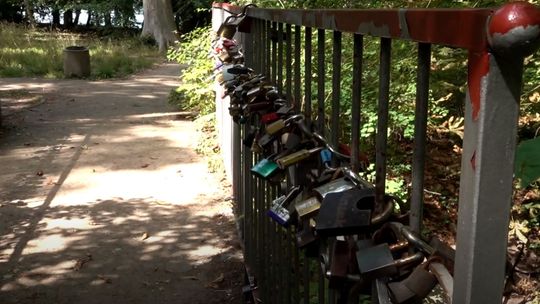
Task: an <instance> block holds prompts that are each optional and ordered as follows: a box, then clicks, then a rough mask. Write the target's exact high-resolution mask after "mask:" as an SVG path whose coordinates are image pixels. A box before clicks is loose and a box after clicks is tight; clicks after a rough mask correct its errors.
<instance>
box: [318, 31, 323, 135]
mask: <svg viewBox="0 0 540 304" xmlns="http://www.w3.org/2000/svg"><path fill="white" fill-rule="evenodd" d="M324 34H325V32H324V30H323V29H318V30H317V129H318V130H319V132H321V135H324V99H325V96H324V94H325V92H324V91H325V90H324V86H325V74H324V73H325V66H324V65H325V58H324V55H325V41H324V39H325V38H324Z"/></svg>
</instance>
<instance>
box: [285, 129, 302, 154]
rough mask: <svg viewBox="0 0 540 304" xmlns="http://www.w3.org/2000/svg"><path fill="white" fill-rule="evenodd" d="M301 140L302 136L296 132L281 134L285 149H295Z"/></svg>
mask: <svg viewBox="0 0 540 304" xmlns="http://www.w3.org/2000/svg"><path fill="white" fill-rule="evenodd" d="M301 142H302V138H301V137H300V136H298V135H297V134H295V133H292V132H285V133H283V134H281V145H282V147H283V149H285V150H289V151H293V150H294V149H296V148H297V147H298V146H299V145H300V143H301Z"/></svg>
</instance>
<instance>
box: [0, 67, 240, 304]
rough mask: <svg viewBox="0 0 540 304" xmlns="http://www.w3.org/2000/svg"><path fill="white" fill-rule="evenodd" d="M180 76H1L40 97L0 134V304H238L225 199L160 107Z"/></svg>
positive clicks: (189, 132)
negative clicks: (93, 79) (101, 78)
mask: <svg viewBox="0 0 540 304" xmlns="http://www.w3.org/2000/svg"><path fill="white" fill-rule="evenodd" d="M178 71H179V67H178V66H177V65H174V64H163V65H161V66H159V67H158V68H155V69H152V70H148V71H145V72H143V73H141V74H139V75H137V76H134V77H132V78H129V79H125V80H114V81H97V82H91V81H84V80H61V81H47V80H39V79H0V91H2V90H14V89H24V90H28V91H29V92H31V93H35V94H40V95H43V96H44V99H43V102H42V103H41V104H39V105H37V106H34V107H31V108H26V109H24V110H22V111H19V112H17V113H15V114H11V115H9V116H8V117H7V118H6V117H5V119H4V128H3V134H2V135H1V137H0V168H1V171H0V204H1V205H0V206H1V207H0V303H3V304H4V303H6V304H7V303H78V304H81V303H194V304H197V303H239V302H240V288H241V283H242V264H241V260H242V257H241V253H240V250H239V245H238V241H237V238H236V232H235V227H234V222H233V218H232V212H231V207H230V202H228V201H227V197H228V195H229V190H228V189H226V188H223V187H222V186H220V180H219V178H218V177H217V176H215V175H212V174H209V173H208V172H207V168H206V164H205V162H204V160H203V159H201V157H199V156H198V155H196V154H195V152H194V151H193V146H194V144H195V141H196V139H197V134H196V132H195V130H194V126H193V123H192V122H190V121H189V120H186V119H184V118H183V116H182V113H178V112H175V110H174V109H172V108H171V107H169V106H168V105H167V102H166V98H167V95H168V92H169V91H170V89H172V88H174V87H175V86H177V85H178V81H177V75H178Z"/></svg>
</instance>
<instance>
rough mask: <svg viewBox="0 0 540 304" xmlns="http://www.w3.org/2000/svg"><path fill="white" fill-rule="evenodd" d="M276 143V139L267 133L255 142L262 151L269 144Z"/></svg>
mask: <svg viewBox="0 0 540 304" xmlns="http://www.w3.org/2000/svg"><path fill="white" fill-rule="evenodd" d="M275 141H276V138H275V136H273V135H270V134H268V133H264V134H263V135H262V136H261V137H259V139H258V140H257V144H258V145H259V147H261V148H262V149H264V148H265V147H267V146H268V145H270V144H271V143H273V142H275Z"/></svg>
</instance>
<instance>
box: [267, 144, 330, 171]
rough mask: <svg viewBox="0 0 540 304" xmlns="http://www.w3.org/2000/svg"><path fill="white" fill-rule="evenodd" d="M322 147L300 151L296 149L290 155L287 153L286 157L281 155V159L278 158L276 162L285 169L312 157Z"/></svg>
mask: <svg viewBox="0 0 540 304" xmlns="http://www.w3.org/2000/svg"><path fill="white" fill-rule="evenodd" d="M321 149H322V148H321V147H316V148H312V149H309V150H308V149H302V150H300V151H296V152H294V153H291V154H289V155H286V156H284V157H281V158H279V159H276V163H277V164H278V166H279V168H281V169H285V168H287V167H289V166H291V165H294V164H297V163H299V162H301V161H302V160H304V159H306V158H308V157H310V156H311V155H313V154H315V153H317V152H319V151H320V150H321Z"/></svg>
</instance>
